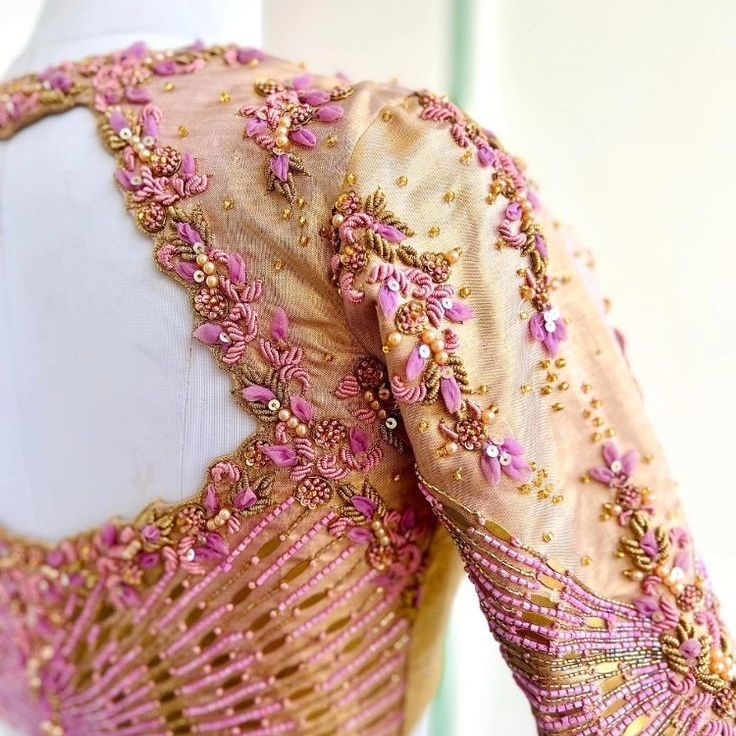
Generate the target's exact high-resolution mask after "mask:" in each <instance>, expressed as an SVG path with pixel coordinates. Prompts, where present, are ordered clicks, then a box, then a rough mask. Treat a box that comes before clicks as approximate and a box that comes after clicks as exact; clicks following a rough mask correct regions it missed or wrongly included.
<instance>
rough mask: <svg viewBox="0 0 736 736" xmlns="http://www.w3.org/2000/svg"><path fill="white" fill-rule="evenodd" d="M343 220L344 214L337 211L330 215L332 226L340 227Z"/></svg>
mask: <svg viewBox="0 0 736 736" xmlns="http://www.w3.org/2000/svg"><path fill="white" fill-rule="evenodd" d="M343 222H345V216H344V215H341V214H340V213H339V212H337V213H335V214H334V215H332V226H333V227H340V225H342V224H343Z"/></svg>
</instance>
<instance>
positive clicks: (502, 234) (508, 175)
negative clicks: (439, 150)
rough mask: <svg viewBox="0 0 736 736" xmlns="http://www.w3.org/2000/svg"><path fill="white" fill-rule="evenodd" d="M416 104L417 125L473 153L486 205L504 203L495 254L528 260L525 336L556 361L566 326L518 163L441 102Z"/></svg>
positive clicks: (428, 97) (425, 98)
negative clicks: (432, 125)
mask: <svg viewBox="0 0 736 736" xmlns="http://www.w3.org/2000/svg"><path fill="white" fill-rule="evenodd" d="M417 99H418V101H419V105H420V107H421V112H420V117H421V118H422V119H423V120H429V121H432V122H438V123H442V124H446V125H449V126H450V133H451V135H452V138H453V140H454V141H455V142H456V143H457V144H458V146H460V147H461V148H464V149H468V150H467V151H466V154H469V152H470V151H469V149H470V147H471V146H472V147H474V148H475V149H476V152H477V159H478V163H479V164H480V165H481V166H482V167H484V168H488V169H489V170H490V171H491V172H492V175H491V184H490V190H489V194H488V201H489V203H491V204H492V203H494V202H495V201H496V199H497V198H498V197H499V196H502V197H504V198H505V199H506V200H507V205H506V209H505V211H504V218H503V221H502V222H501V223H500V224H499V226H498V231H497V235H498V239H497V241H496V245H497V247H498V248H504V247H510V248H516V249H518V250H519V252H520V253H521V254H522V255H523V256H525V257H526V258H527V259H528V261H529V268H528V269H526V270H525V271H524V272H523V278H524V282H523V284H522V287H521V295H522V297H523V298H524V299H526V300H527V301H529V303H530V304H531V305H532V307H533V308H534V310H535V314H534V315H533V316H532V317H531V319H530V320H529V332H530V335H531V337H532V338H533V339H534V340H536V341H537V342H539V343H540V344H541V345H542V346H543V348H544V349H545V351H546V352H547V353H548V354H549V355H551V356H554V355H556V354H557V352H558V349H559V346H560V343H562V342H563V341H564V340H566V339H567V326H566V323H565V320H564V319H563V318H562V316H561V314H560V312H559V310H557V309H556V308H555V307H554V306H553V305H552V304H551V302H550V297H549V290H550V279H549V276H548V274H547V263H548V254H547V243H546V241H545V239H544V236H543V234H542V231H541V228H540V226H539V224H538V223H537V222H536V220H535V210H536V209H537V208H538V206H539V202H538V200H537V198H536V196H535V195H534V193H533V192H532V191H531V189H530V188H529V186H528V182H527V180H526V178H525V176H524V175H523V173H522V171H521V169H520V167H519V164H518V162H517V161H515V160H514V159H513V158H512V157H511V156H510V155H509V154H508V153H506V152H505V151H504V150H503V149H502V148H501V144H500V143H499V141H498V139H497V138H496V137H495V136H494V135H493V134H492V133H490V132H488V131H486V130H484V129H483V128H482V127H481V126H480V125H478V123H476V122H475V121H474V120H471V119H470V118H469V117H467V116H466V115H465V113H463V112H462V110H460V109H459V108H458V107H457V106H456V105H453V104H452V103H451V102H450V101H449V100H447V99H446V98H443V97H438V96H436V95H433V94H432V93H430V92H419V93H418V94H417ZM464 160H466V161H467V159H464Z"/></svg>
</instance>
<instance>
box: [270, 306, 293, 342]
mask: <svg viewBox="0 0 736 736" xmlns="http://www.w3.org/2000/svg"><path fill="white" fill-rule="evenodd" d="M288 331H289V318H288V317H287V316H286V312H285V311H284V310H283V309H282V308H281V307H276V311H275V312H274V314H273V322H272V323H271V336H272V337H273V339H274V340H286V334H287V333H288Z"/></svg>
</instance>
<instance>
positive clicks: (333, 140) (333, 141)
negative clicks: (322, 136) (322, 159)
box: [325, 135, 337, 148]
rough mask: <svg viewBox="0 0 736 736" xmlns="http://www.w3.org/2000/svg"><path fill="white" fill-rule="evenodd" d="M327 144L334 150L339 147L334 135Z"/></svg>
mask: <svg viewBox="0 0 736 736" xmlns="http://www.w3.org/2000/svg"><path fill="white" fill-rule="evenodd" d="M325 143H326V144H327V147H328V148H334V147H335V146H336V145H337V138H336V137H335V136H334V135H331V136H330V137H329V138H328V139H327V140H326V141H325Z"/></svg>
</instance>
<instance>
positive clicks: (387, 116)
mask: <svg viewBox="0 0 736 736" xmlns="http://www.w3.org/2000/svg"><path fill="white" fill-rule="evenodd" d="M393 119H394V114H393V112H392V111H391V110H389V109H388V108H386V109H385V110H384V111H383V112H382V113H381V120H383V122H384V123H389V122H391V121H392V120H393Z"/></svg>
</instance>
